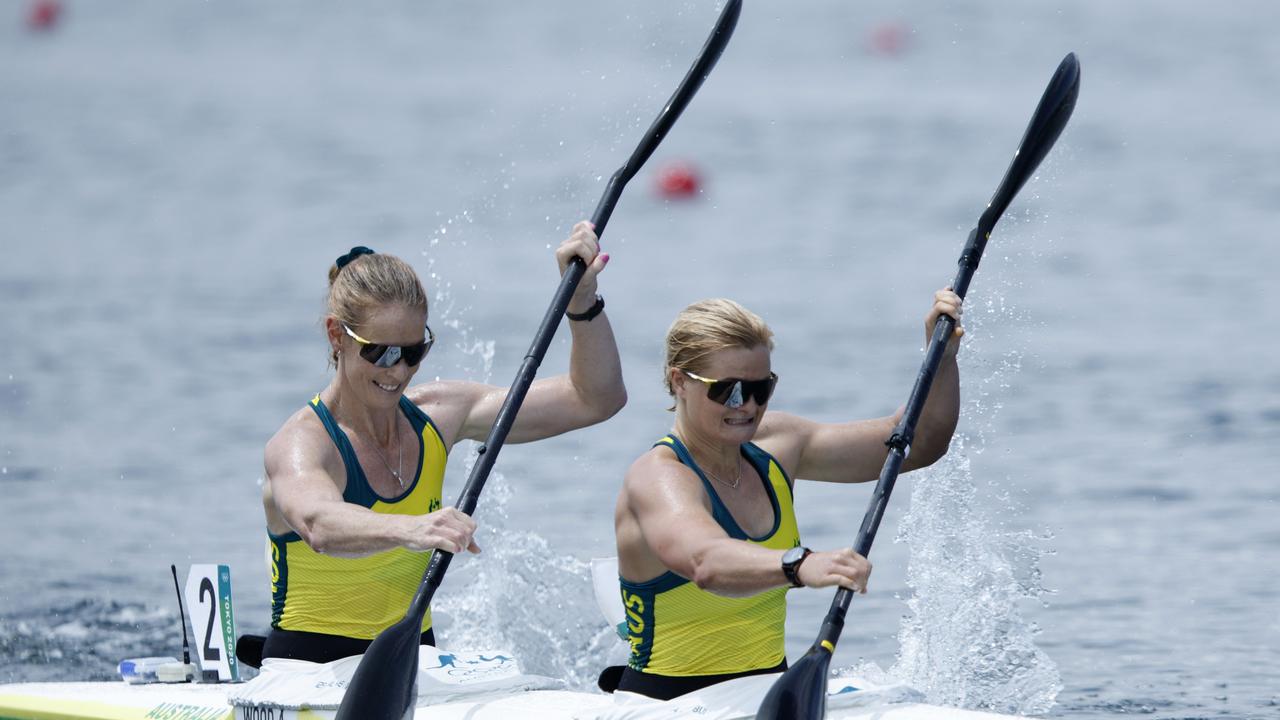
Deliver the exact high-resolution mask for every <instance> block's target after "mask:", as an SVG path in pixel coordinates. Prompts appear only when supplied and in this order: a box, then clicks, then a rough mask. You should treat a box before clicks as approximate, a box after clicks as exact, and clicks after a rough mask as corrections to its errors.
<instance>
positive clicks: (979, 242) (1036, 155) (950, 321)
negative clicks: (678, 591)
mask: <svg viewBox="0 0 1280 720" xmlns="http://www.w3.org/2000/svg"><path fill="white" fill-rule="evenodd" d="M1079 92H1080V63H1079V62H1078V61H1077V60H1076V56H1075V54H1074V53H1071V54H1068V55H1067V57H1066V58H1064V59H1063V60H1062V64H1061V65H1059V66H1058V71H1057V72H1056V73H1054V75H1053V79H1052V80H1050V81H1049V86H1048V87H1047V88H1045V91H1044V95H1043V96H1042V97H1041V98H1040V104H1039V105H1038V106H1037V107H1036V112H1035V115H1033V116H1032V117H1031V124H1030V125H1028V126H1027V132H1026V134H1025V135H1024V136H1023V138H1022V144H1020V145H1019V146H1018V151H1017V153H1015V154H1014V156H1013V162H1012V163H1011V164H1010V165H1009V169H1008V171H1006V172H1005V175H1004V180H1002V181H1001V182H1000V187H999V188H997V189H996V194H995V195H993V196H992V198H991V202H990V203H989V204H988V205H987V209H986V211H985V212H983V213H982V217H981V218H980V219H979V220H978V226H977V227H976V228H974V229H973V232H971V233H970V234H969V241H968V242H967V243H965V246H964V252H962V253H961V254H960V263H959V264H960V270H959V272H958V273H957V274H956V279H955V281H954V282H952V284H951V287H952V289H953V290H955V292H956V294H957V295H959V296H960V297H961V298H963V297H964V295H965V292H966V291H967V290H968V289H969V281H970V280H972V279H973V273H974V271H975V270H977V268H978V262H979V260H981V259H982V251H983V250H984V249H985V248H986V245H987V240H988V238H990V237H991V230H992V228H994V227H995V224H996V222H997V221H999V220H1000V216H1001V215H1003V214H1004V211H1005V209H1006V208H1008V207H1009V203H1010V202H1012V201H1013V198H1014V196H1015V195H1017V194H1018V190H1020V189H1021V188H1022V186H1023V185H1024V184H1025V183H1026V182H1027V180H1028V179H1030V178H1031V175H1032V174H1033V173H1035V170H1036V168H1037V167H1039V165H1040V161H1041V160H1044V157H1045V155H1047V154H1048V153H1049V149H1050V148H1052V147H1053V144H1054V142H1055V141H1056V140H1057V139H1058V135H1059V134H1061V133H1062V129H1063V128H1064V127H1066V124H1067V120H1068V119H1069V118H1070V117H1071V111H1072V110H1073V109H1075V106H1076V96H1077V95H1078V94H1079ZM955 325H956V321H955V319H954V318H951V317H947V316H945V315H944V316H942V317H941V318H939V319H938V323H937V325H936V326H935V327H934V332H933V337H932V338H931V339H930V341H929V349H928V351H927V352H926V353H925V358H924V364H923V365H922V366H921V368H920V374H919V375H917V376H916V383H915V387H914V388H912V390H911V398H910V399H909V400H908V401H907V409H906V412H904V413H903V415H902V420H901V421H899V423H898V426H897V427H896V428H894V430H893V435H892V436H891V437H890V438H889V440H888V442H887V443H886V444H887V445H888V446H889V456H888V457H887V458H886V459H885V462H884V468H883V469H882V470H881V471H880V480H879V482H877V483H876V489H875V492H874V493H873V494H872V496H871V504H870V506H869V507H868V508H867V513H866V515H864V516H863V518H862V528H861V529H859V530H858V539H857V541H856V542H855V543H854V546H853V547H854V550H856V551H857V552H858V553H859V554H861V555H862V556H864V557H866V556H867V555H868V554H869V553H870V552H871V543H872V542H874V541H875V538H876V530H877V529H879V527H880V519H881V518H882V517H883V516H884V510H885V506H886V505H887V504H888V503H889V495H890V494H891V493H892V492H893V484H894V482H896V481H897V479H898V471H899V469H901V467H902V461H903V460H905V459H906V456H907V453H908V452H909V450H910V447H911V440H912V437H913V435H914V434H915V428H916V421H917V420H919V419H920V413H921V411H922V410H923V409H924V402H925V398H926V397H928V395H929V387H930V385H932V384H933V377H934V374H935V373H936V372H937V370H938V366H939V364H941V362H942V353H943V350H944V349H945V348H946V346H947V341H948V340H950V338H951V334H952V332H954V331H955ZM852 599H853V593H852V592H851V591H849V590H847V589H845V588H841V589H840V590H839V591H838V592H837V593H836V597H835V600H833V601H832V603H831V609H830V610H829V611H828V612H827V617H826V619H825V620H823V622H822V629H821V630H820V631H819V632H818V639H817V640H815V641H814V643H813V647H811V648H809V651H808V652H807V653H805V654H804V656H803V657H801V658H800V659H799V660H798V661H797V662H796V664H795V665H792V666H791V668H790V669H788V670H787V671H786V672H785V673H783V674H782V677H780V678H778V680H777V682H775V683H774V684H773V687H772V688H770V690H769V693H768V694H767V695H766V696H765V698H764V702H763V703H761V705H760V710H759V712H757V713H756V718H757V720H761V719H767V720H774V719H781V718H796V719H797V720H799V719H803V720H819V719H820V718H822V717H825V715H826V712H827V669H828V667H829V666H830V664H831V655H832V653H834V652H835V646H836V641H837V640H839V638H840V631H841V630H843V629H844V616H845V613H846V612H847V611H848V609H849V602H850V600H852Z"/></svg>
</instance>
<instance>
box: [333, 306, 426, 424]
mask: <svg viewBox="0 0 1280 720" xmlns="http://www.w3.org/2000/svg"><path fill="white" fill-rule="evenodd" d="M330 332H331V334H337V338H336V339H337V340H338V343H339V348H340V349H341V351H342V352H341V354H340V358H339V360H338V372H339V373H341V374H342V376H343V379H345V380H346V381H347V382H348V383H349V386H350V387H351V388H353V389H355V391H356V392H357V393H358V394H359V395H360V396H361V397H363V398H365V399H366V400H368V401H369V403H370V404H372V405H375V406H394V405H395V404H396V403H398V402H399V400H400V396H401V395H402V394H404V391H405V388H407V387H408V386H409V381H410V380H412V379H413V376H414V374H416V373H417V372H418V368H420V367H422V358H423V355H425V353H423V352H422V345H423V343H424V342H430V340H431V333H430V331H429V330H427V329H426V314H425V313H423V311H422V309H421V308H411V307H406V306H404V305H389V306H385V307H381V308H377V309H375V310H374V311H372V312H370V313H369V315H368V317H367V318H366V319H365V321H364V322H363V323H361V324H360V326H359V327H358V328H347V327H345V326H342V325H341V323H339V324H338V328H337V329H331V330H330ZM362 340H363V341H365V342H361V341H362ZM386 346H392V347H390V348H387V347H386ZM371 358H372V359H371ZM410 359H416V360H417V361H418V362H417V363H416V364H414V365H410V364H409V363H408V362H407V360H410ZM389 363H390V366H389V367H384V365H388V364H389Z"/></svg>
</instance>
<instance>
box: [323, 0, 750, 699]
mask: <svg viewBox="0 0 1280 720" xmlns="http://www.w3.org/2000/svg"><path fill="white" fill-rule="evenodd" d="M741 9H742V0H729V2H727V3H726V4H725V7H724V9H723V10H721V12H720V17H719V19H718V20H717V21H716V25H715V28H713V29H712V32H711V35H710V37H708V38H707V41H706V43H705V44H704V45H703V47H702V51H701V53H699V55H698V58H697V59H696V60H695V61H694V63H693V66H692V67H690V68H689V72H688V73H686V74H685V77H684V79H683V80H682V81H681V82H680V85H679V86H678V87H677V88H676V91H675V93H673V94H672V95H671V98H670V99H669V100H668V101H667V104H666V105H665V106H664V107H663V109H662V111H661V112H659V113H658V117H657V118H656V119H655V120H654V121H653V124H652V125H650V126H649V129H648V130H647V131H646V132H645V134H644V136H643V137H642V138H641V140H640V143H639V145H637V146H636V149H635V151H634V152H632V153H631V157H630V158H628V159H627V162H626V163H625V164H624V165H623V166H622V167H620V168H618V170H617V171H615V172H614V173H613V175H612V176H611V177H610V178H609V182H608V184H607V185H606V186H605V190H604V194H603V195H602V196H601V198H600V203H599V204H598V205H597V206H596V209H595V212H594V213H593V214H592V218H591V220H592V222H593V223H594V224H595V232H596V235H597V236H600V235H603V234H604V229H605V226H606V225H608V223H609V218H610V216H611V215H612V214H613V209H614V206H615V205H616V204H617V202H618V198H619V197H621V195H622V191H623V189H624V188H625V187H626V185H627V182H628V181H629V180H631V178H632V177H634V176H635V174H636V172H638V171H639V170H640V168H641V167H642V166H643V165H644V163H645V161H646V160H648V159H649V156H650V155H652V154H653V151H654V150H655V149H656V148H657V147H658V144H659V143H661V142H662V140H663V138H665V137H666V134H667V132H668V131H669V130H670V129H671V126H672V125H673V124H674V123H675V121H676V119H677V118H679V117H680V113H681V112H683V111H684V109H685V107H686V106H687V105H688V104H689V101H690V100H691V99H692V98H693V96H694V94H695V93H697V91H698V88H700V87H701V86H702V83H703V81H704V80H705V79H706V77H707V74H708V73H710V72H711V69H712V68H713V67H715V64H716V61H717V60H719V59H720V55H721V53H722V52H724V48H725V46H726V45H727V44H728V42H729V39H730V37H732V35H733V30H734V28H735V27H736V25H737V22H738V15H739V13H740V12H741ZM585 272H586V264H585V263H584V262H583V261H582V260H581V259H580V258H574V259H573V260H572V261H571V262H570V263H569V266H568V267H567V268H566V269H565V272H564V274H563V275H562V276H561V278H560V285H559V287H557V288H556V293H555V296H554V297H553V298H552V301H551V306H550V307H549V308H547V312H546V314H545V315H544V316H543V318H542V322H541V323H540V324H539V326H538V331H537V333H536V334H535V335H534V339H533V344H532V345H531V346H530V347H529V352H528V353H527V354H526V355H525V358H524V362H522V363H521V365H520V369H519V371H518V372H517V373H516V378H515V381H514V382H513V383H512V385H511V389H510V390H509V391H508V392H507V396H506V398H505V399H504V400H503V403H502V406H501V408H499V410H498V415H497V417H496V418H495V419H494V423H493V427H492V428H491V429H490V431H489V435H488V436H487V437H486V438H485V442H484V444H483V445H481V446H480V449H479V457H478V458H477V459H476V463H475V465H474V466H473V467H472V469H471V474H470V476H469V477H468V478H467V482H466V485H464V486H463V488H462V494H461V496H460V497H459V500H458V504H457V508H458V509H459V510H461V511H462V512H464V513H467V514H471V513H473V512H474V511H475V508H476V505H477V503H478V502H479V499H480V492H481V491H482V490H483V489H484V485H485V482H486V481H487V480H488V477H489V473H490V471H492V470H493V464H494V462H496V461H497V459H498V452H499V451H500V450H501V449H502V445H503V443H504V442H506V439H507V434H508V433H509V432H510V431H511V427H512V425H513V424H514V423H515V419H516V414H517V413H518V412H519V410H520V405H521V404H522V403H523V402H524V398H525V395H526V394H527V393H528V392H529V387H530V385H532V384H533V378H534V376H535V375H536V374H537V372H538V366H539V365H540V364H541V363H542V358H543V357H544V356H545V355H546V352H547V348H548V347H549V346H550V345H551V340H552V338H553V337H555V333H556V329H557V328H558V327H559V325H560V317H561V316H562V315H564V312H565V310H566V309H567V308H568V307H569V301H570V300H571V299H572V298H573V293H574V291H575V290H576V289H577V287H578V284H579V283H580V282H581V280H582V276H583V274H584V273H585ZM452 560H453V553H450V552H446V551H444V550H436V551H435V552H434V553H432V555H431V560H430V561H428V563H427V569H426V571H425V572H424V573H423V577H422V582H421V583H420V584H419V585H418V591H417V592H416V593H415V594H414V597H413V600H412V601H411V602H410V604H409V608H408V611H407V612H406V613H405V616H404V618H403V619H401V620H400V621H399V622H397V623H396V624H395V625H392V626H391V627H389V628H387V629H386V630H383V631H382V633H381V634H379V635H378V637H377V638H374V641H373V643H372V644H371V645H370V646H369V649H368V650H367V651H366V652H365V654H364V658H363V659H362V660H361V662H360V665H359V667H357V668H356V671H355V674H354V675H353V676H352V678H351V682H350V684H348V686H347V691H346V694H345V695H344V696H343V698H342V705H341V706H340V707H339V708H338V714H337V717H338V720H356V719H357V718H359V720H370V719H373V720H396V719H397V718H400V717H401V716H403V715H404V714H405V713H406V711H408V710H409V709H410V706H411V705H412V704H413V687H414V681H415V679H416V676H417V669H418V653H417V645H418V634H419V632H420V631H421V627H422V619H423V617H424V616H425V615H426V612H427V608H428V606H430V604H431V599H432V597H434V595H435V592H436V590H437V589H438V588H439V587H440V583H441V582H442V581H443V579H444V574H445V572H446V571H447V570H448V569H449V564H450V563H451V562H452Z"/></svg>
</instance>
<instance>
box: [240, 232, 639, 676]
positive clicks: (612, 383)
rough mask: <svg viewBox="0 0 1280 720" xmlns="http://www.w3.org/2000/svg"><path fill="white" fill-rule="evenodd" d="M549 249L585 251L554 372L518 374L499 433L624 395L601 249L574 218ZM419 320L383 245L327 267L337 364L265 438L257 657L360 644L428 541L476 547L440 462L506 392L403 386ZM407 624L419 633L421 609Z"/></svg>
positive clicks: (321, 654) (328, 326)
mask: <svg viewBox="0 0 1280 720" xmlns="http://www.w3.org/2000/svg"><path fill="white" fill-rule="evenodd" d="M555 254H556V260H557V262H558V264H559V266H560V270H561V272H563V271H564V269H565V267H566V266H567V264H568V262H569V261H570V260H571V259H572V258H573V257H575V256H576V257H580V258H582V260H583V261H584V262H586V264H587V271H586V273H585V274H584V275H583V278H582V281H581V283H580V284H579V285H578V288H577V291H576V293H575V294H574V296H573V298H572V300H571V301H570V302H569V311H568V315H569V319H570V320H575V321H576V322H570V323H568V325H569V327H570V330H571V332H572V336H573V343H572V349H571V351H570V352H571V355H570V369H569V372H568V374H565V375H560V376H556V377H551V378H546V379H542V380H538V381H537V382H535V383H533V385H532V387H531V388H530V390H529V393H528V395H527V397H526V399H525V401H524V403H523V405H522V406H521V409H520V412H519V414H518V416H517V417H516V419H515V423H514V425H513V426H512V429H511V434H510V435H509V442H529V441H532V440H538V439H541V438H546V437H550V436H553V435H558V434H560V433H563V432H567V431H569V430H573V429H576V428H580V427H584V426H586V425H591V424H594V423H597V422H600V421H601V420H604V419H605V418H608V417H610V416H611V415H613V414H614V413H616V412H617V411H618V410H619V409H620V408H621V407H622V406H623V404H624V403H625V402H626V390H625V389H624V386H623V381H622V373H621V368H620V363H619V360H618V350H617V346H616V344H615V342H614V337H613V331H612V329H611V328H610V326H609V319H608V317H607V316H605V315H604V313H603V312H602V310H603V306H604V301H603V300H602V299H601V298H600V296H599V295H598V294H597V293H596V287H597V275H599V273H600V271H601V270H602V269H604V266H605V264H606V263H607V262H608V260H609V257H608V255H605V254H602V253H600V251H599V245H598V243H597V240H596V236H595V232H594V230H593V228H592V226H591V224H590V223H589V222H581V223H578V224H577V225H576V226H575V227H574V229H573V233H572V235H571V236H570V237H569V238H568V239H567V240H565V241H564V243H562V244H561V245H560V247H559V248H558V249H557V250H556V253H555ZM427 319H428V318H427V298H426V293H425V291H424V290H423V287H422V284H421V282H420V281H419V280H418V277H417V275H416V273H414V271H413V269H412V268H411V267H409V265H408V264H406V263H405V262H404V261H402V260H400V259H399V258H396V257H394V256H391V255H385V254H381V253H375V252H373V251H371V250H369V249H368V248H353V249H352V251H351V252H350V253H348V254H346V255H344V256H342V257H340V258H338V260H337V261H336V262H335V264H334V265H333V267H332V268H331V269H330V270H329V298H328V314H327V316H326V317H325V331H326V335H327V337H328V341H329V346H330V350H331V355H330V359H331V361H332V363H333V365H334V366H335V368H336V370H337V372H336V373H335V375H334V378H333V380H332V382H330V383H329V386H328V387H326V388H325V389H324V390H322V391H321V392H320V393H319V394H318V395H316V396H315V397H314V398H313V399H312V401H311V402H310V403H309V404H308V405H307V406H306V407H304V408H303V409H301V410H299V411H298V412H296V413H294V415H293V416H292V417H290V418H289V419H288V420H287V421H286V422H285V424H284V426H283V427H281V428H280V430H279V431H278V432H277V433H276V434H275V436H274V437H272V438H271V441H270V442H269V443H267V448H266V482H265V484H264V487H263V506H264V509H265V511H266V522H267V534H268V538H269V540H270V543H271V553H272V588H271V589H272V622H271V626H272V629H271V632H270V634H269V635H268V636H267V638H266V640H265V647H264V648H262V650H261V653H262V655H263V656H265V657H295V658H301V659H306V660H313V661H318V662H325V661H328V660H332V659H336V658H338V657H345V656H347V655H352V654H358V653H360V652H363V651H364V648H365V647H367V645H368V644H369V642H370V641H371V640H372V639H373V638H374V637H376V636H377V635H378V634H379V633H380V632H381V631H382V630H383V629H385V628H386V627H388V626H390V625H391V624H393V623H394V622H396V621H398V620H400V618H402V617H403V616H404V612H405V609H406V608H407V607H408V605H409V600H410V598H411V597H412V595H413V593H414V592H415V591H416V589H417V587H418V583H419V581H420V580H421V578H422V573H423V571H424V570H425V568H426V565H427V560H428V551H431V550H434V549H437V548H438V549H443V550H447V551H449V552H451V553H461V552H463V551H467V550H469V551H471V552H479V550H480V549H479V548H478V547H477V546H476V544H475V542H474V540H473V539H472V535H473V533H474V532H475V527H476V526H475V523H474V522H473V521H472V520H471V518H470V517H467V516H466V515H464V514H462V513H461V512H459V511H458V510H456V509H454V508H444V507H442V498H441V495H442V492H441V482H442V479H443V476H444V464H445V459H446V457H447V455H448V452H449V449H450V448H452V447H453V445H454V444H455V443H456V442H458V441H459V440H463V439H470V440H483V439H484V437H485V435H486V434H487V433H488V431H489V428H490V426H491V425H492V424H493V423H494V420H495V418H496V416H497V413H498V409H499V408H500V407H501V405H502V402H503V400H504V399H505V397H506V393H507V391H506V389H505V388H499V387H494V386H490V385H484V384H480V383H474V382H467V381H440V380H437V381H433V382H427V383H425V384H422V385H415V386H410V381H411V380H412V379H413V376H414V374H415V373H416V372H417V371H418V369H419V368H420V367H421V363H422V362H423V359H424V357H425V356H426V354H427V351H428V350H429V349H430V348H431V345H432V343H433V342H434V341H435V336H434V334H433V333H432V331H431V328H430V327H429V325H428V323H427ZM422 630H423V640H424V641H426V642H430V641H432V640H433V635H432V633H431V618H430V614H429V613H428V615H427V617H426V618H425V620H424V622H423V627H422ZM249 645H252V643H250V644H249ZM247 653H248V654H249V655H250V656H252V655H253V650H252V649H249V650H248V651H247ZM242 654H243V653H242Z"/></svg>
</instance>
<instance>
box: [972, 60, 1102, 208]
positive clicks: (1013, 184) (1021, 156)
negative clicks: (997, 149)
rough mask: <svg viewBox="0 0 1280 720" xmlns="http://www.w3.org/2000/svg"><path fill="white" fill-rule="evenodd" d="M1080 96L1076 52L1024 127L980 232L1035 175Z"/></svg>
mask: <svg viewBox="0 0 1280 720" xmlns="http://www.w3.org/2000/svg"><path fill="white" fill-rule="evenodd" d="M1079 94H1080V62H1079V61H1078V60H1076V54H1075V53H1067V56H1066V57H1065V58H1063V59H1062V63H1061V64H1059V65H1058V70H1057V71H1056V72H1055V73H1054V74H1053V78H1052V79H1051V80H1049V85H1048V87H1046V88H1045V90H1044V95H1042V96H1041V97H1040V104H1039V105H1037V106H1036V112H1035V114H1034V115H1032V116H1031V123H1030V124H1028V125H1027V132H1026V133H1025V134H1024V135H1023V136H1022V142H1021V143H1020V144H1019V145H1018V151H1017V152H1016V153H1015V154H1014V156H1013V162H1011V163H1010V164H1009V169H1008V171H1006V172H1005V174H1004V180H1002V181H1001V183H1000V187H999V188H997V189H996V194H995V195H993V196H992V197H991V202H990V203H988V205H987V210H986V212H984V213H983V214H982V220H981V221H979V223H978V227H979V229H980V230H981V231H982V232H984V233H986V232H990V231H991V228H993V227H995V224H996V221H997V220H999V219H1000V216H1001V215H1003V214H1004V211H1005V210H1006V209H1008V207H1009V203H1011V202H1013V198H1014V196H1016V195H1017V194H1018V191H1019V190H1021V189H1022V186H1023V185H1025V184H1026V182H1027V180H1030V179H1031V176H1032V175H1033V174H1035V171H1036V168H1038V167H1040V162H1041V161H1042V160H1044V158H1045V156H1046V155H1048V154H1049V150H1050V149H1052V148H1053V144H1054V143H1055V142H1057V140H1058V136H1059V135H1061V134H1062V129H1063V128H1064V127H1066V126H1067V120H1070V119H1071V112H1072V111H1073V110H1075V107H1076V97H1077V96H1078V95H1079Z"/></svg>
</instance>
